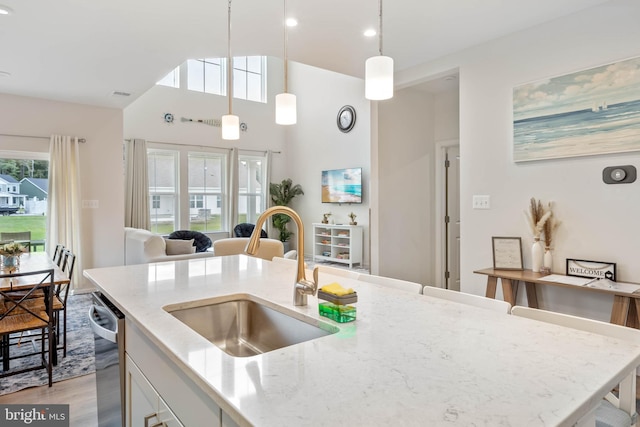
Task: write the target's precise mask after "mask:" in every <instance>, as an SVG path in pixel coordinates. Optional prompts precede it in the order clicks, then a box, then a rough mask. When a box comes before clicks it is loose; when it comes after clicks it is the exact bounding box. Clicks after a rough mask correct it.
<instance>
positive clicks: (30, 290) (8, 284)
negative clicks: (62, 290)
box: [0, 269, 55, 387]
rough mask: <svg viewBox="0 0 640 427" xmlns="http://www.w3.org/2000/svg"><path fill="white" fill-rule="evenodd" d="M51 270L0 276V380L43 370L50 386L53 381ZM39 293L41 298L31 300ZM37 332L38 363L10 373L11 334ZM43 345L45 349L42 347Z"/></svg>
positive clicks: (52, 280) (52, 289)
mask: <svg viewBox="0 0 640 427" xmlns="http://www.w3.org/2000/svg"><path fill="white" fill-rule="evenodd" d="M18 288H19V289H20V290H21V291H23V293H22V294H21V295H20V296H19V297H15V294H13V293H12V291H14V290H17V289H18ZM53 291H54V275H53V269H50V270H40V271H33V272H28V273H10V274H3V275H0V337H1V339H0V342H1V345H0V348H1V353H2V367H3V372H2V373H1V374H0V378H2V377H7V376H11V375H17V374H21V373H24V372H29V371H33V370H36V369H46V370H47V375H48V377H49V387H51V385H52V384H53V380H52V370H53V368H52V366H53V365H52V355H53V352H54V345H55V343H54V328H55V325H54V322H53ZM40 293H42V296H40V297H33V296H34V295H38V294H40ZM31 330H39V331H40V334H41V336H42V337H43V339H42V340H41V350H40V364H39V365H34V366H26V367H24V368H19V369H16V370H13V371H11V370H10V363H9V362H10V360H11V359H12V356H11V354H10V350H11V345H12V344H11V334H18V333H20V334H21V333H23V332H26V331H31ZM45 342H46V344H47V348H45ZM36 354H37V353H36Z"/></svg>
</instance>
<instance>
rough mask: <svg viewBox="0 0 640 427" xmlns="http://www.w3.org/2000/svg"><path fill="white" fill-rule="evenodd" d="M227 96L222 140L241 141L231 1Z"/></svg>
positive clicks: (228, 12) (228, 22)
mask: <svg viewBox="0 0 640 427" xmlns="http://www.w3.org/2000/svg"><path fill="white" fill-rule="evenodd" d="M227 52H228V54H227V96H228V98H229V114H227V115H226V116H222V126H221V127H222V139H228V140H233V139H240V118H239V117H238V116H234V115H233V113H232V111H233V109H232V106H233V58H232V57H231V0H229V7H228V10H227Z"/></svg>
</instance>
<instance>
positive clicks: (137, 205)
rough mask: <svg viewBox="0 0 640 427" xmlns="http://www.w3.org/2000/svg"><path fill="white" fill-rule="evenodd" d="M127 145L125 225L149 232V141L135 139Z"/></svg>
mask: <svg viewBox="0 0 640 427" xmlns="http://www.w3.org/2000/svg"><path fill="white" fill-rule="evenodd" d="M125 144H126V150H125V191H124V197H125V200H124V225H125V227H134V228H142V229H145V230H149V229H150V226H151V219H150V214H149V174H148V172H147V168H148V161H147V141H145V140H144V139H133V140H131V141H128V142H125Z"/></svg>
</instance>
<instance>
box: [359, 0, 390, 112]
mask: <svg viewBox="0 0 640 427" xmlns="http://www.w3.org/2000/svg"><path fill="white" fill-rule="evenodd" d="M378 30H379V31H378V51H379V53H380V55H378V56H372V57H371V58H369V59H367V61H366V62H365V72H364V96H365V98H367V99H370V100H373V101H381V100H383V99H389V98H392V97H393V59H392V58H390V57H388V56H383V55H382V0H379V15H378Z"/></svg>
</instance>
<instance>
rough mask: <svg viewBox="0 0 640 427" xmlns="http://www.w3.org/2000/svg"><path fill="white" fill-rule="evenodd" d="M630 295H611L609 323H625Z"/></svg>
mask: <svg viewBox="0 0 640 427" xmlns="http://www.w3.org/2000/svg"><path fill="white" fill-rule="evenodd" d="M630 304H631V298H630V297H623V296H620V295H615V296H614V297H613V308H612V309H611V323H615V324H616V325H623V326H624V325H625V324H626V323H627V317H628V316H629V305H630Z"/></svg>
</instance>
